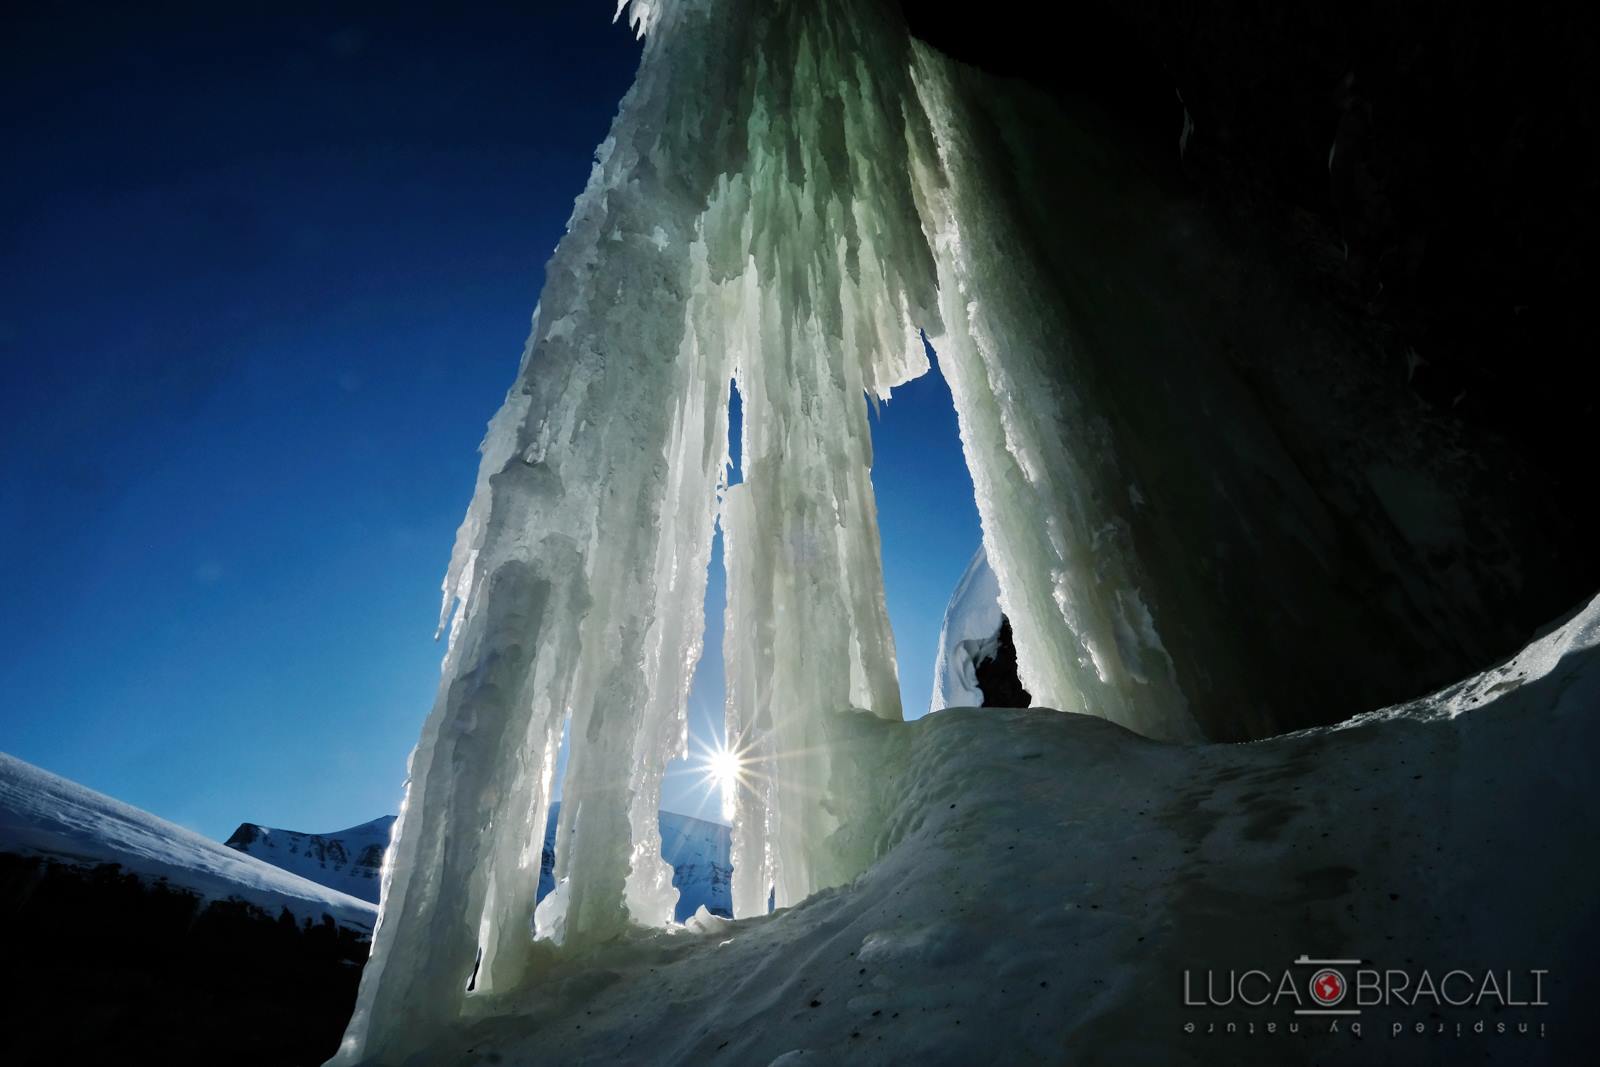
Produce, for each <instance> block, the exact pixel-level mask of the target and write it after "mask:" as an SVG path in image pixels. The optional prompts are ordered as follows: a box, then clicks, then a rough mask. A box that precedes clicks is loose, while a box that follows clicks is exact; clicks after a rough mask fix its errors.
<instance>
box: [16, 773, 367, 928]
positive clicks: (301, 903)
mask: <svg viewBox="0 0 1600 1067" xmlns="http://www.w3.org/2000/svg"><path fill="white" fill-rule="evenodd" d="M0 852H13V853H19V854H22V855H37V856H44V857H47V858H49V859H52V860H55V861H57V862H60V863H65V864H70V865H73V866H83V867H92V866H98V865H100V864H105V863H115V864H120V865H121V867H122V868H123V869H124V870H125V871H127V872H129V873H131V874H136V875H138V876H140V877H141V878H143V879H146V880H148V881H158V880H165V881H166V882H167V883H168V884H169V885H172V886H175V887H179V888H182V889H188V890H191V891H193V892H195V893H197V894H199V895H200V897H201V898H202V899H205V900H219V899H225V898H236V899H239V900H243V901H245V902H247V903H250V904H254V905H256V906H258V907H261V908H263V909H265V910H266V911H267V912H268V913H269V914H270V915H272V916H276V915H278V914H279V913H280V912H281V910H282V909H284V908H287V909H289V911H290V913H291V914H293V915H294V916H295V917H296V918H299V919H302V920H303V919H311V920H313V921H320V920H321V919H322V916H323V915H325V914H327V915H331V916H333V918H334V920H335V921H337V922H338V923H340V924H341V925H344V926H348V927H351V928H353V929H358V930H362V931H368V932H370V931H371V930H372V926H373V922H374V920H375V919H376V916H377V910H376V909H375V908H374V907H373V906H372V905H371V904H369V903H367V902H366V901H363V900H357V899H356V898H354V897H352V896H349V895H347V894H345V893H341V892H338V891H336V890H333V889H329V888H328V887H326V886H322V885H318V884H317V883H315V882H312V881H308V880H307V879H305V878H301V877H299V876H298V875H295V874H291V873H289V872H287V871H283V870H280V869H279V868H277V867H274V866H272V865H271V864H267V863H263V862H261V861H260V860H257V859H254V858H252V857H250V856H246V855H241V854H240V853H238V852H235V851H234V850H233V849H230V848H226V847H224V846H223V845H220V844H218V843H217V842H215V841H213V840H211V839H210V838H207V837H202V836H201V835H200V834H197V833H195V832H193V831H192V830H185V829H184V828H183V827H181V826H178V825H177V824H175V823H170V822H167V821H166V820H165V819H160V818H157V817H156V816H154V815H152V814H150V813H149V812H147V811H142V810H140V809H139V808H135V807H133V806H132V805H129V804H124V803H122V802H121V801H120V800H113V799H112V798H111V797H108V796H106V795H105V794H103V793H96V792H95V791H94V790H92V789H86V788H84V787H83V786H81V785H78V784H77V783H75V782H70V781H68V780H67V779H65V778H62V777H59V776H58V775H54V774H51V773H50V772H48V771H44V770H41V769H39V768H38V767H35V766H33V765H32V764H29V763H24V762H23V761H21V760H19V759H16V758H14V757H12V756H8V755H6V754H4V753H0Z"/></svg>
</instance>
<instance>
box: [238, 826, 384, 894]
mask: <svg viewBox="0 0 1600 1067" xmlns="http://www.w3.org/2000/svg"><path fill="white" fill-rule="evenodd" d="M395 818H396V817H395V816H393V815H385V816H383V817H382V818H378V819H373V820H372V821H371V822H364V823H362V824H361V825H359V826H352V827H350V828H349V829H348V830H337V831H335V832H333V833H328V834H308V833H302V832H301V831H299V830H279V829H276V828H274V827H271V826H262V825H260V824H259V823H253V822H247V823H241V824H240V826H239V828H238V829H237V830H235V831H234V832H233V836H231V837H229V838H228V840H227V841H225V842H224V844H226V845H227V846H228V847H229V848H231V849H234V850H236V851H239V852H243V853H246V854H247V855H251V856H254V857H255V858H256V859H258V860H264V861H266V862H267V863H270V864H272V865H273V866H274V867H278V868H281V869H283V870H285V871H289V872H291V873H293V874H298V875H299V876H300V877H302V878H308V879H310V880H311V881H313V882H316V883H317V884H318V885H325V886H327V887H329V888H330V889H337V890H338V891H339V892H341V893H348V894H349V895H350V896H353V897H358V898H360V899H361V900H365V901H367V902H368V903H371V904H376V903H377V902H378V890H379V889H380V888H381V887H382V878H383V853H384V850H385V849H387V848H388V847H389V831H390V829H391V828H392V827H393V826H394V821H395Z"/></svg>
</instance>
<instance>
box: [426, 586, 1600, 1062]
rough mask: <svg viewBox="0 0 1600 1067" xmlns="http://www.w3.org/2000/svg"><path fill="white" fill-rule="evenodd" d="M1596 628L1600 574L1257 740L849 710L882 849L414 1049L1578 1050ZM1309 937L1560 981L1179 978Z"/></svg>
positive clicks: (1394, 1058)
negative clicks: (1520, 634) (849, 871)
mask: <svg viewBox="0 0 1600 1067" xmlns="http://www.w3.org/2000/svg"><path fill="white" fill-rule="evenodd" d="M1597 644H1600V599H1597V600H1596V601H1595V602H1593V603H1590V604H1589V605H1588V606H1587V607H1585V608H1583V609H1582V610H1581V611H1579V612H1578V613H1577V614H1575V615H1574V616H1573V617H1572V618H1570V619H1569V620H1567V621H1566V622H1565V623H1564V624H1562V625H1561V626H1559V627H1557V628H1555V629H1553V630H1552V631H1551V632H1549V633H1548V634H1547V635H1546V636H1544V637H1542V638H1540V639H1538V640H1536V641H1535V642H1533V643H1532V644H1531V645H1530V646H1529V647H1528V648H1527V649H1525V650H1524V651H1523V652H1522V653H1521V654H1520V655H1518V656H1517V657H1515V658H1514V659H1512V660H1510V661H1508V662H1507V663H1505V664H1504V665H1502V666H1500V667H1497V668H1495V669H1493V670H1490V671H1488V672H1486V673H1484V674H1482V675H1479V676H1477V677H1475V678H1472V679H1469V680H1468V681H1466V682H1464V683H1461V684H1459V685H1457V686H1453V687H1451V688H1449V689H1446V690H1444V691H1442V692H1441V693H1439V694H1436V695H1435V696H1433V697H1431V698H1428V699H1425V700H1421V701H1417V702H1415V703H1412V704H1410V705H1406V706H1402V707H1397V708H1391V709H1386V710H1384V711H1381V712H1377V713H1372V714H1368V715H1363V716H1360V717H1358V718H1356V719H1354V720H1351V721H1349V722H1347V723H1344V724H1341V725H1339V726H1336V727H1332V728H1323V729H1315V730H1308V731H1304V732H1301V733H1297V734H1291V735H1286V736H1283V737H1279V738H1275V739H1272V740H1269V741H1265V742H1259V743H1255V744H1244V745H1233V744H1215V745H1175V744H1163V743H1157V742H1152V741H1148V740H1144V739H1142V738H1140V737H1138V736H1136V735H1134V734H1132V733H1130V732H1128V731H1126V730H1124V729H1122V728H1120V727H1118V726H1116V725H1114V724H1112V723H1109V722H1107V721H1105V720H1103V719H1098V718H1091V717H1087V716H1080V715H1071V714H1061V713H1058V712H1053V711H1049V710H1041V709H1033V710H1029V711H997V710H993V709H990V710H976V709H953V710H948V711H941V712H939V713H937V714H934V715H930V716H928V717H926V718H924V719H921V720H918V721H916V722H910V723H893V722H886V721H882V720H874V719H871V718H869V717H867V716H862V715H847V716H843V717H841V719H840V723H839V728H840V729H841V730H842V731H843V732H844V733H846V734H848V735H850V737H849V744H850V745H852V746H854V748H855V750H856V751H857V752H859V753H860V760H859V764H858V769H859V770H861V771H864V772H867V773H870V774H871V775H872V777H873V779H874V780H875V781H876V782H878V783H880V793H879V800H880V801H881V803H882V805H883V814H884V816H885V818H884V821H883V823H882V825H883V826H885V827H887V829H886V831H885V833H884V835H883V837H882V838H881V839H880V840H879V841H878V842H877V847H878V848H879V850H880V858H879V859H878V861H877V862H876V863H875V864H874V865H873V866H872V867H871V868H870V869H869V870H868V871H867V873H865V874H864V875H862V876H861V877H860V878H858V879H857V880H856V881H855V882H853V883H852V884H850V885H848V886H845V887H842V888H839V889H836V890H830V891H824V892H822V893H819V894H816V895H815V896H813V897H811V898H809V899H807V900H805V901H803V902H802V903H801V904H799V905H797V906H795V907H793V908H789V909H785V910H782V911H779V912H777V913H775V914H773V915H769V916H765V917H760V918H754V919H747V920H743V921H740V922H726V921H721V920H711V921H709V922H702V923H700V924H698V929H696V928H694V927H696V925H697V924H695V923H691V924H690V928H678V930H677V931H675V932H674V931H661V932H649V933H644V932H641V933H639V934H638V935H636V936H635V937H634V938H631V939H625V940H623V941H617V942H613V943H612V944H611V945H610V947H609V948H607V949H605V950H603V951H601V952H599V953H598V954H591V955H588V956H585V957H583V958H581V959H568V960H558V961H555V962H553V964H552V966H551V969H550V970H549V971H548V973H547V976H546V978H545V980H544V981H542V982H541V983H538V984H537V985H536V987H535V988H533V989H531V990H529V991H528V992H525V993H521V994H517V995H516V996H515V997H514V998H512V999H510V1000H509V1002H503V1003H495V1004H493V1005H492V1006H490V1005H485V1008H486V1010H488V1011H498V1012H504V1014H502V1015H499V1016H498V1017H493V1018H486V1019H484V1020H482V1021H480V1022H478V1023H476V1024H473V1025H468V1026H463V1027H461V1028H459V1029H458V1030H456V1031H454V1032H452V1033H450V1034H449V1035H448V1036H447V1037H446V1038H444V1039H442V1040H441V1042H439V1043H438V1044H436V1045H435V1046H434V1047H430V1048H426V1049H423V1050H419V1051H418V1052H417V1053H416V1055H415V1056H414V1057H413V1058H412V1060H411V1061H410V1062H411V1063H414V1064H437V1063H452V1064H454V1063H462V1064H478V1063H505V1064H524V1063H526V1064H532V1063H535V1062H537V1063H563V1064H570V1063H641V1064H642V1063H651V1064H757V1065H760V1064H779V1063H781V1064H784V1065H789V1064H808V1063H817V1064H837V1063H852V1064H858V1063H859V1064H879V1063H882V1064H889V1063H901V1064H903V1063H934V1064H954V1063H1005V1064H1016V1063H1107V1064H1134V1063H1158V1062H1159V1063H1189V1062H1209V1063H1214V1062H1233V1063H1238V1062H1244V1063H1262V1064H1282V1063H1301V1062H1317V1063H1326V1062H1359V1063H1363V1064H1368V1063H1385V1062H1394V1063H1401V1062H1403V1063H1415V1062H1452V1063H1453V1062H1469V1061H1470V1062H1482V1061H1485V1060H1487V1061H1490V1062H1504V1063H1519V1064H1520V1063H1529V1062H1567V1061H1568V1060H1569V1059H1570V1056H1569V1055H1568V1053H1569V1051H1570V1050H1572V1049H1574V1048H1576V1047H1577V1043H1578V1042H1579V1041H1584V1040H1585V1037H1584V1035H1583V1034H1582V1033H1580V1032H1579V1027H1580V1026H1581V1025H1582V1024H1580V1023H1578V1022H1576V1021H1575V1019H1576V1017H1577V1015H1578V1013H1579V1011H1581V1010H1583V1007H1584V1005H1585V1001H1586V998H1587V997H1588V995H1589V994H1592V993H1593V992H1595V983H1594V980H1593V979H1592V978H1590V977H1589V974H1590V973H1591V961H1592V958H1593V955H1594V951H1595V949H1596V947H1597V943H1596V941H1597V939H1596V930H1595V914H1596V911H1595V903H1594V887H1595V885H1596V877H1595V875H1596V859H1595V855H1594V844H1595V830H1596V825H1597V820H1596V815H1597V811H1596V807H1597V801H1596V795H1595V791H1594V789H1593V788H1592V785H1591V779H1590V769H1591V766H1592V755H1593V753H1594V752H1595V751H1596V747H1595V745H1596V741H1597V739H1600V738H1597V733H1600V730H1597V726H1596V712H1597V711H1600V650H1597V648H1596V645H1597ZM1352 669H1353V670H1354V669H1359V667H1358V665H1352ZM891 783H892V785H891ZM1302 954H1304V955H1309V956H1312V957H1331V958H1343V959H1361V960H1364V961H1370V962H1369V963H1368V965H1369V966H1373V967H1378V968H1386V967H1394V968H1411V969H1412V970H1413V971H1415V970H1416V969H1420V968H1429V969H1431V970H1432V971H1433V973H1434V975H1435V976H1436V977H1437V976H1438V975H1439V974H1441V973H1443V972H1444V971H1446V970H1448V969H1450V968H1454V967H1463V968H1471V969H1475V970H1478V971H1481V970H1483V969H1486V968H1494V969H1496V970H1500V971H1502V972H1503V971H1505V970H1508V969H1515V970H1517V971H1519V972H1521V971H1523V970H1524V969H1527V968H1543V969H1547V970H1548V971H1549V972H1550V975H1549V977H1548V978H1547V979H1546V985H1545V996H1546V998H1547V999H1548V1000H1549V1001H1550V1006H1549V1007H1544V1008H1506V1009H1500V1010H1496V1006H1493V1005H1491V1006H1489V1007H1486V1008H1484V1009H1481V1010H1478V1009H1466V1008H1461V1009H1454V1008H1448V1007H1446V1008H1442V1009H1434V1008H1433V1007H1432V1006H1431V1005H1424V1006H1422V1007H1420V1008H1385V1009H1374V1008H1368V1009H1366V1010H1365V1011H1364V1012H1363V1014H1362V1015H1361V1016H1359V1017H1357V1018H1356V1019H1354V1020H1352V1019H1351V1018H1349V1017H1342V1018H1340V1019H1339V1020H1338V1021H1339V1024H1340V1025H1339V1032H1337V1033H1332V1032H1329V1026H1330V1023H1329V1021H1328V1020H1327V1019H1314V1020H1309V1021H1307V1020H1303V1019H1297V1018H1296V1017H1295V1016H1293V1015H1292V1014H1290V1013H1289V1011H1288V1010H1274V1009H1270V1008H1260V1009H1249V1008H1240V1007H1233V1008H1226V1009H1222V1008H1211V1009H1205V1008H1188V1007H1185V1006H1184V1004H1183V986H1182V982H1183V972H1184V970H1185V969H1186V968H1187V969H1193V970H1194V971H1196V972H1198V973H1199V974H1201V975H1202V976H1203V974H1204V971H1205V969H1207V968H1211V969H1220V970H1222V971H1224V972H1225V971H1226V970H1227V969H1228V968H1230V967H1232V968H1237V969H1241V970H1242V969H1245V968H1260V969H1263V970H1266V971H1269V972H1270V973H1271V974H1273V975H1277V974H1280V973H1281V972H1282V971H1283V970H1284V969H1286V968H1288V967H1290V965H1291V963H1292V962H1293V961H1294V960H1295V959H1296V958H1297V957H1299V956H1301V955H1302ZM1300 970H1304V969H1303V968H1301V969H1300ZM1297 973H1299V971H1297ZM1480 1020H1481V1021H1483V1022H1485V1024H1486V1028H1487V1030H1488V1033H1486V1034H1482V1035H1476V1034H1474V1033H1473V1032H1472V1027H1473V1025H1474V1024H1475V1023H1477V1022H1479V1021H1480ZM1352 1021H1355V1022H1359V1023H1361V1026H1362V1036H1360V1037H1359V1038H1358V1037H1355V1036H1353V1035H1352V1034H1351V1033H1350V1032H1349V1030H1350V1023H1351V1022H1352ZM1187 1022H1194V1023H1195V1024H1196V1025H1197V1028H1198V1031H1199V1032H1196V1033H1192V1034H1190V1033H1185V1032H1184V1030H1183V1026H1184V1024H1185V1023H1187ZM1230 1022H1232V1023H1234V1024H1236V1026H1237V1028H1238V1032H1236V1033H1233V1034H1227V1033H1211V1034H1208V1033H1206V1032H1204V1031H1205V1029H1206V1028H1207V1027H1208V1026H1210V1025H1213V1024H1215V1025H1216V1026H1217V1028H1218V1029H1219V1030H1220V1029H1222V1028H1223V1027H1225V1026H1226V1024H1227V1023H1230ZM1268 1022H1275V1023H1277V1024H1278V1032H1277V1033H1274V1034H1267V1033H1265V1032H1264V1027H1265V1024H1266V1023H1268ZM1291 1022H1299V1023H1300V1025H1301V1029H1300V1031H1299V1032H1298V1033H1297V1034H1294V1035H1290V1034H1288V1033H1287V1032H1286V1029H1287V1026H1288V1024H1289V1023H1291ZM1500 1022H1505V1023H1506V1024H1507V1031H1508V1032H1507V1033H1504V1034H1496V1033H1495V1026H1496V1024H1497V1023H1500ZM1518 1022H1526V1023H1529V1024H1530V1025H1531V1029H1532V1033H1529V1034H1527V1035H1518V1034H1517V1033H1516V1030H1515V1027H1516V1024H1517V1023H1518ZM1396 1023H1399V1024H1402V1025H1403V1026H1405V1027H1407V1029H1406V1030H1404V1032H1403V1033H1402V1034H1400V1035H1399V1036H1393V1035H1392V1027H1393V1026H1394V1025H1395V1024H1396ZM1417 1023H1422V1024H1424V1025H1425V1026H1427V1027H1435V1026H1438V1025H1439V1024H1441V1023H1443V1024H1444V1025H1445V1026H1446V1027H1447V1029H1448V1032H1447V1033H1445V1034H1438V1033H1433V1032H1430V1033H1428V1034H1421V1035H1419V1034H1417V1033H1416V1032H1415V1031H1414V1030H1413V1029H1410V1027H1413V1026H1414V1025H1415V1024H1417ZM1458 1023H1459V1024H1461V1027H1462V1031H1463V1032H1462V1034H1461V1035H1460V1036H1457V1035H1456V1033H1455V1031H1454V1027H1455V1026H1456V1024H1458ZM1251 1024H1254V1026H1255V1028H1256V1032H1255V1033H1247V1032H1246V1028H1247V1026H1249V1025H1251ZM1541 1024H1543V1025H1544V1036H1542V1037H1540V1036H1538V1033H1539V1029H1540V1025H1541Z"/></svg>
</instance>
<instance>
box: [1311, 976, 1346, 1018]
mask: <svg viewBox="0 0 1600 1067" xmlns="http://www.w3.org/2000/svg"><path fill="white" fill-rule="evenodd" d="M1344 994H1345V984H1344V975H1342V974H1340V973H1339V972H1338V971H1336V970H1334V969H1333V968H1332V967H1324V968H1323V969H1322V970H1320V971H1318V972H1317V973H1316V974H1314V975H1312V976H1311V999H1313V1000H1315V1001H1316V1002H1317V1003H1318V1004H1321V1005H1322V1006H1323V1007H1324V1008H1331V1007H1333V1006H1334V1005H1335V1004H1337V1003H1339V1002H1340V1001H1341V1000H1343V999H1344Z"/></svg>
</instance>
